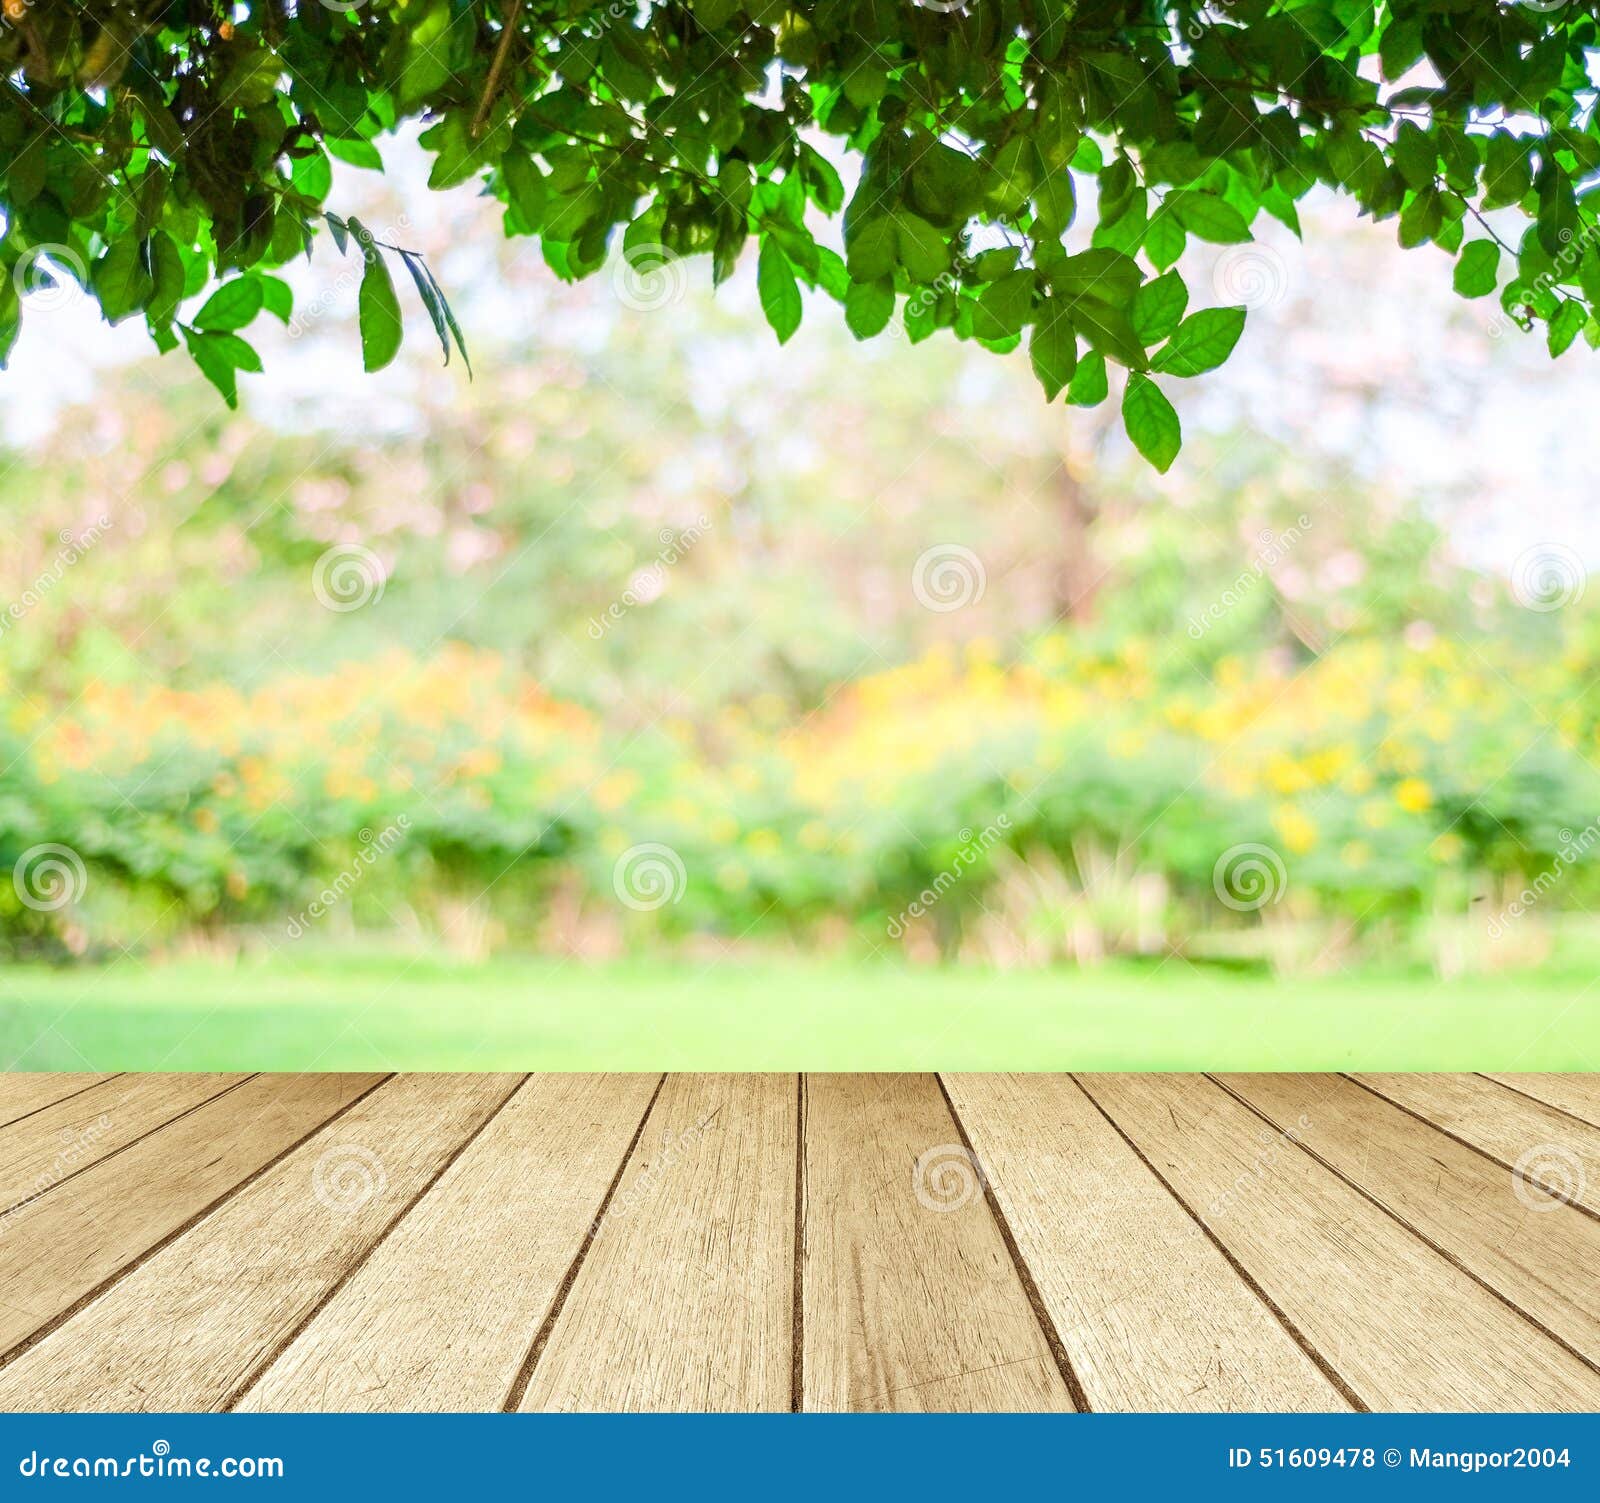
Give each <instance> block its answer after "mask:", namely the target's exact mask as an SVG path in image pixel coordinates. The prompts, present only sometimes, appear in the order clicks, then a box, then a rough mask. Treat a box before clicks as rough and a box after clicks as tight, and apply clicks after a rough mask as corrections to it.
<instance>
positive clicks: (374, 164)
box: [322, 136, 383, 172]
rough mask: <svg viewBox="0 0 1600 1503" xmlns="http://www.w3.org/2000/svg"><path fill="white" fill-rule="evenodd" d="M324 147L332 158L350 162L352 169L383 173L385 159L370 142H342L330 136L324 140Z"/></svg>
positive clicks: (352, 140) (354, 140) (357, 140)
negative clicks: (362, 168) (359, 168)
mask: <svg viewBox="0 0 1600 1503" xmlns="http://www.w3.org/2000/svg"><path fill="white" fill-rule="evenodd" d="M322 145H323V147H324V149H325V150H326V151H327V153H328V155H329V156H330V157H334V158H336V159H337V160H339V161H341V162H348V163H349V164H350V165H351V166H352V167H365V168H367V169H369V170H370V171H372V172H382V171H383V158H382V157H381V156H379V155H378V148H377V147H376V146H374V145H373V144H372V142H370V141H362V140H359V139H350V140H340V139H335V138H333V137H331V136H329V137H324V138H323V142H322Z"/></svg>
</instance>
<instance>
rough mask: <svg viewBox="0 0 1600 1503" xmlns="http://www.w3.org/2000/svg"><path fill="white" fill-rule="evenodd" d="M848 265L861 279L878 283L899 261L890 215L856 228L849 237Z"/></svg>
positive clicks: (871, 220)
mask: <svg viewBox="0 0 1600 1503" xmlns="http://www.w3.org/2000/svg"><path fill="white" fill-rule="evenodd" d="M844 254H845V264H846V265H847V266H848V267H849V268H850V275H851V276H852V277H854V278H855V279H856V280H857V281H858V282H876V281H877V280H878V279H879V278H880V277H886V276H888V275H889V274H890V273H891V272H893V271H894V269H895V267H896V266H897V265H898V264H899V262H898V254H899V245H898V238H897V236H896V234H895V227H894V221H893V220H892V219H890V218H888V217H887V216H886V215H880V216H879V217H878V218H876V219H869V220H867V221H866V222H865V223H864V224H861V225H859V226H857V227H855V232H854V233H853V234H851V235H849V236H848V237H847V238H846V240H845V252H844Z"/></svg>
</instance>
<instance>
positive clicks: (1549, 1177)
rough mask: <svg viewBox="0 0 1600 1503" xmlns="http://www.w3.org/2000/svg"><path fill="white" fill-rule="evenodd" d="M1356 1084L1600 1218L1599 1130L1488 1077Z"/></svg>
mask: <svg viewBox="0 0 1600 1503" xmlns="http://www.w3.org/2000/svg"><path fill="white" fill-rule="evenodd" d="M1355 1079H1356V1080H1358V1081H1360V1082H1361V1083H1362V1084H1363V1085H1365V1086H1367V1087H1369V1088H1370V1089H1371V1090H1373V1091H1376V1092H1377V1093H1378V1094H1379V1095H1381V1096H1383V1097H1384V1098H1385V1099H1386V1100H1389V1101H1393V1102H1395V1103H1397V1104H1398V1105H1400V1106H1403V1107H1405V1108H1406V1109H1407V1110H1408V1111H1411V1112H1414V1113H1416V1115H1417V1116H1419V1117H1422V1118H1424V1119H1425V1120H1426V1121H1428V1122H1431V1123H1433V1124H1434V1126H1436V1127H1440V1128H1443V1129H1444V1130H1445V1131H1446V1132H1448V1133H1453V1134H1454V1135H1455V1136H1456V1137H1458V1138H1460V1139H1461V1140H1462V1141H1463V1142H1465V1143H1470V1144H1471V1145H1472V1146H1473V1147H1474V1148H1476V1149H1479V1150H1480V1151H1481V1152H1483V1153H1486V1154H1488V1155H1490V1157H1492V1158H1494V1159H1497V1160H1498V1161H1499V1162H1500V1163H1501V1164H1503V1165H1505V1167H1506V1168H1507V1169H1509V1170H1511V1171H1513V1172H1514V1173H1516V1174H1517V1175H1518V1178H1519V1180H1520V1182H1521V1183H1523V1184H1524V1185H1525V1186H1526V1187H1528V1188H1529V1189H1535V1188H1537V1187H1538V1186H1539V1185H1541V1184H1542V1185H1543V1186H1544V1187H1545V1188H1546V1189H1548V1190H1550V1191H1552V1192H1554V1193H1556V1194H1558V1195H1560V1196H1561V1197H1562V1198H1564V1199H1568V1200H1572V1201H1574V1202H1576V1203H1577V1204H1578V1205H1581V1206H1587V1207H1588V1209H1589V1210H1591V1211H1593V1212H1595V1213H1596V1214H1597V1215H1600V1127H1591V1126H1590V1125H1589V1124H1588V1123H1587V1122H1579V1121H1576V1120H1574V1119H1573V1118H1572V1117H1570V1116H1568V1115H1567V1114H1566V1113H1565V1112H1561V1111H1558V1110H1556V1109H1555V1108H1553V1107H1549V1106H1546V1105H1544V1104H1543V1103H1542V1102H1539V1101H1530V1100H1529V1099H1528V1098H1527V1097H1526V1096H1523V1095H1520V1094H1518V1093H1517V1092H1516V1091H1513V1090H1510V1089H1508V1088H1507V1087H1506V1086H1503V1085H1501V1084H1500V1083H1499V1082H1498V1081H1495V1080H1489V1079H1486V1078H1485V1077H1484V1076H1482V1075H1357V1076H1356V1077H1355Z"/></svg>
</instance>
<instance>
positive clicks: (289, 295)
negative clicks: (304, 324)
mask: <svg viewBox="0 0 1600 1503" xmlns="http://www.w3.org/2000/svg"><path fill="white" fill-rule="evenodd" d="M256 280H257V281H258V282H260V283H261V306H262V307H263V308H265V309H266V310H267V312H268V313H270V314H271V315H272V316H273V317H274V318H275V319H277V320H278V321H279V322H280V323H284V324H286V323H288V322H289V319H290V317H291V316H292V314H293V313H294V292H293V290H292V289H291V288H290V286H289V284H288V283H287V282H285V281H284V280H283V279H282V278H281V277H269V276H259V277H257V278H256Z"/></svg>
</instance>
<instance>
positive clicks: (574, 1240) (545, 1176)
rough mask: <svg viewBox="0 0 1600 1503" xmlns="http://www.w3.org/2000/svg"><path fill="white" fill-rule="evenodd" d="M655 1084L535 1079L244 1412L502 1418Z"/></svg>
mask: <svg viewBox="0 0 1600 1503" xmlns="http://www.w3.org/2000/svg"><path fill="white" fill-rule="evenodd" d="M659 1080H660V1077H659V1076H655V1075H535V1076H532V1077H531V1078H530V1079H529V1080H528V1081H527V1082H526V1083H525V1084H524V1085H523V1086H522V1087H521V1088H520V1089H519V1090H518V1091H517V1092H516V1093H515V1095H513V1096H512V1098H511V1100H510V1101H509V1102H507V1104H506V1105H505V1106H504V1107H503V1108H502V1109H501V1111H500V1112H499V1113H498V1114H497V1115H496V1116H495V1118H494V1120H493V1121H492V1122H491V1123H490V1124H489V1126H488V1127H487V1128H486V1129H485V1130H484V1131H483V1132H482V1133H481V1134H480V1135H479V1136H478V1137H477V1138H476V1139H475V1140H474V1141H473V1142H472V1144H471V1145H470V1146H469V1147H468V1148H467V1149H466V1151H465V1152H464V1153H463V1154H462V1155H461V1157H460V1158H458V1159H457V1160H456V1161H455V1163H454V1164H452V1165H451V1166H450V1168H449V1170H448V1171H446V1173H445V1174H444V1176H443V1178H441V1179H440V1180H439V1182H438V1183H437V1184H436V1185H435V1186H434V1187H433V1188H432V1189H431V1190H429V1191H428V1193H427V1194H426V1195H424V1196H423V1197H422V1199H421V1200H420V1201H419V1202H418V1203H417V1205H416V1207H415V1208H414V1209H413V1210H412V1211H411V1212H410V1214H409V1215H407V1216H406V1217H405V1219H404V1220H403V1221H402V1222H401V1223H400V1225H399V1226H398V1227H397V1228H396V1229H395V1230H394V1232H393V1234H392V1235H390V1236H389V1237H388V1238H386V1239H385V1241H384V1242H383V1244H382V1245H381V1246H380V1247H379V1248H378V1249H377V1251H376V1252H375V1253H373V1255H372V1256H371V1257H370V1258H369V1259H368V1260H367V1261H366V1262H365V1263H364V1264H362V1266H361V1267H360V1269H359V1270H357V1272H356V1274H355V1276H354V1277H353V1278H352V1279H351V1280H350V1281H349V1282H348V1283H347V1284H346V1285H345V1286H344V1287H343V1288H342V1289H340V1290H339V1292H338V1293H337V1294H336V1295H335V1296H334V1297H333V1299H332V1300H330V1301H329V1302H328V1304H327V1305H325V1306H324V1307H323V1309H322V1310H321V1311H320V1312H319V1313H318V1315H317V1316H316V1317H315V1318H314V1319H313V1320H312V1322H311V1323H310V1325H308V1326H307V1327H306V1329H305V1330H304V1331H303V1332H301V1334H300V1335H299V1336H298V1337H296V1338H295V1340H294V1341H293V1342H292V1343H291V1344H290V1346H289V1347H288V1349H287V1350H286V1351H285V1352H284V1353H283V1355H282V1356H281V1357H279V1358H278V1360H277V1361H275V1362H274V1363H273V1364H272V1366H271V1367H269V1368H268V1369H267V1370H266V1372H265V1373H264V1374H263V1375H262V1377H261V1379H260V1381H259V1382H257V1383H256V1384H255V1386H254V1387H252V1388H251V1389H250V1390H249V1391H248V1392H247V1393H246V1394H245V1395H244V1397H243V1398H242V1399H241V1400H240V1402H239V1403H238V1404H237V1405H236V1406H235V1407H237V1408H238V1409H241V1410H299V1411H304V1410H347V1411H361V1412H370V1411H377V1410H387V1411H407V1410H409V1411H419V1412H420V1411H432V1412H437V1411H442V1410H483V1409H499V1408H500V1407H501V1406H502V1404H503V1403H504V1401H505V1399H506V1397H507V1396H508V1395H509V1394H510V1392H511V1388H512V1384H513V1383H514V1382H515V1381H516V1378H517V1375H518V1372H519V1370H520V1368H521V1366H522V1362H523V1359H524V1358H525V1357H526V1356H527V1354H528V1350H529V1347H530V1346H531V1345H532V1343H533V1339H534V1334H535V1333H536V1332H537V1331H538V1329H539V1327H540V1325H541V1323H542V1322H543V1321H544V1319H545V1316H546V1315H547V1314H548V1312H549V1310H550V1307H551V1305H552V1304H553V1302H554V1300H555V1298H556V1295H557V1293H558V1291H559V1290H560V1288H561V1285H562V1281H563V1280H564V1279H565V1277H566V1275H567V1272H568V1270H569V1269H570V1268H571V1266H572V1264H573V1261H574V1259H575V1258H576V1257H577V1254H578V1251H579V1249H580V1248H581V1247H582V1245H583V1240H584V1237H585V1236H586V1235H587V1233H588V1231H589V1229H590V1227H591V1226H592V1225H593V1224H594V1220H595V1217H596V1216H597V1215H598V1214H599V1212H600V1208H601V1204H602V1202H603V1201H604V1198H605V1195H606V1191H607V1190H608V1189H609V1188H610V1186H611V1185H612V1184H613V1182H614V1181H615V1179H616V1176H617V1173H618V1171H619V1170H620V1169H621V1167H622V1162H623V1159H624V1157H625V1156H626V1154H627V1152H628V1148H629V1145H630V1144H631V1143H632V1141H633V1137H634V1134H635V1133H636V1132H637V1131H638V1129H639V1124H640V1122H641V1120H642V1119H643V1117H644V1113H645V1109H646V1108H647V1107H648V1106H649V1104H650V1098H651V1096H652V1094H653V1093H654V1091H655V1089H656V1086H657V1084H658V1083H659Z"/></svg>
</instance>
